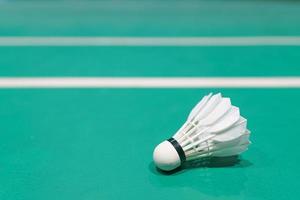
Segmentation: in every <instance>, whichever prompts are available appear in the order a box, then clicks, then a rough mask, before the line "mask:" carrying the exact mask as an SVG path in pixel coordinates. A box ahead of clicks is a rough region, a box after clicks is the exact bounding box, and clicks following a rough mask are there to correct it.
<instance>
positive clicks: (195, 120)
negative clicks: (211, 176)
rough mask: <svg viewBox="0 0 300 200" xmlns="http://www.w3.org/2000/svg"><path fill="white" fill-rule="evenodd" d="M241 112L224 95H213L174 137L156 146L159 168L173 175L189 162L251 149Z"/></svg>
mask: <svg viewBox="0 0 300 200" xmlns="http://www.w3.org/2000/svg"><path fill="white" fill-rule="evenodd" d="M246 126H247V120H246V119H245V118H243V117H242V116H240V112H239V108H238V107H235V106H232V105H231V102H230V99H229V98H224V97H222V95H221V94H220V93H218V94H215V95H212V94H209V95H207V96H205V97H203V99H202V100H201V101H200V102H199V103H198V104H197V105H196V106H195V107H194V108H193V110H192V111H191V113H190V114H189V116H188V118H187V121H186V122H185V123H184V124H183V126H182V127H181V128H180V129H179V130H178V131H177V132H176V133H175V135H174V136H173V137H171V138H170V139H168V140H165V141H163V142H162V143H160V144H159V145H157V146H156V148H155V149H154V152H153V159H154V162H155V164H156V166H157V167H158V168H159V169H161V170H164V171H170V170H173V169H176V168H177V167H179V166H181V165H182V164H183V163H184V162H186V161H193V160H196V159H201V158H205V157H227V156H234V155H238V154H240V153H242V152H244V151H246V150H247V149H248V145H249V144H250V141H249V135H250V131H249V130H247V127H246Z"/></svg>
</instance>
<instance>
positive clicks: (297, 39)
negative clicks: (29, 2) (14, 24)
mask: <svg viewBox="0 0 300 200" xmlns="http://www.w3.org/2000/svg"><path fill="white" fill-rule="evenodd" d="M0 46H300V36H255V37H0Z"/></svg>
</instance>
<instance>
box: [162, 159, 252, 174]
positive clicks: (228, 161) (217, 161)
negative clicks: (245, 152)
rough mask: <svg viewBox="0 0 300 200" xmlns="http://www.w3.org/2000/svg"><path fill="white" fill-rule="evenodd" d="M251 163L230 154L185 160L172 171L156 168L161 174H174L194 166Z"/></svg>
mask: <svg viewBox="0 0 300 200" xmlns="http://www.w3.org/2000/svg"><path fill="white" fill-rule="evenodd" d="M251 165H252V163H251V162H249V161H248V160H245V159H243V158H241V157H240V156H229V157H210V158H204V159H199V160H195V161H189V162H185V163H184V164H183V165H182V166H180V167H178V168H176V169H174V170H172V171H163V170H160V169H158V168H156V170H157V171H158V172H160V173H161V174H165V175H172V174H177V173H182V172H183V171H185V170H186V169H193V168H219V167H235V168H245V167H249V166H251Z"/></svg>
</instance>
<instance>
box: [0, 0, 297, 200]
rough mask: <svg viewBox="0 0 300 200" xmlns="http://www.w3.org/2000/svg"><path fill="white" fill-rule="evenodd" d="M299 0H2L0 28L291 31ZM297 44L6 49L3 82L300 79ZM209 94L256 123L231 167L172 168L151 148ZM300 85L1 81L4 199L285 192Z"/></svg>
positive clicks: (2, 50) (118, 32)
mask: <svg viewBox="0 0 300 200" xmlns="http://www.w3.org/2000/svg"><path fill="white" fill-rule="evenodd" d="M299 22H300V2H299V1H271V0H269V1H258V0H257V1H186V2H181V1H180V2H179V1H174V2H170V1H167V2H160V1H142V2H141V1H140V2H137V1H126V2H119V1H91V2H89V1H87V2H83V1H29V2H25V1H0V36H1V37H4V36H31V37H34V36H87V37H88V36H118V37H122V36H152V37H155V36H164V37H172V36H177V37H180V36H185V37H189V36H199V37H200V36H261V35H266V36H297V35H300V26H299V25H300V23H299ZM299 58H300V46H299V45H298V46H297V45H296V46H280V45H274V46H263V45H262V46H251V47H250V46H206V47H204V46H194V47H191V46H184V47H182V46H181V47H176V46H172V47H166V46H156V47H149V46H148V47H145V46H140V47H137V46H127V47H124V46H105V47H104V46H93V47H91V46H80V47H79V46H55V47H54V46H51V47H49V46H39V47H33V46H23V47H20V46H1V45H0V79H1V78H7V77H29V78H30V77H31V78H32V77H166V78H167V77H249V76H253V77H281V76H284V77H299V76H300V60H299ZM209 92H221V93H222V94H223V95H224V96H227V97H230V98H231V99H232V103H233V105H236V106H238V107H240V109H241V114H242V116H244V117H246V118H247V119H248V124H249V129H250V130H251V132H252V135H251V141H252V145H251V146H250V148H249V150H248V151H247V152H245V153H243V154H242V156H241V157H240V158H239V162H237V163H235V164H234V165H230V166H214V165H205V166H199V167H197V168H188V169H184V170H181V171H178V172H176V173H173V174H162V173H160V172H159V171H157V169H156V168H155V166H154V163H153V161H152V151H153V149H154V147H155V146H156V145H157V144H158V143H160V142H161V141H162V140H164V139H167V138H169V137H170V136H171V135H173V133H174V132H175V131H176V130H177V129H178V128H179V127H180V125H181V124H182V123H183V122H184V121H185V119H186V117H187V115H188V113H189V111H190V109H191V108H192V107H193V106H194V105H195V104H196V103H197V102H198V101H199V100H200V99H201V98H202V97H203V96H204V95H206V94H208V93H209ZM299 102H300V88H299V87H296V88H293V89H292V88H239V87H237V88H194V89H192V88H181V89H179V88H139V89H136V88H103V87H102V88H93V89H92V88H81V89H79V88H69V89H66V88H36V89H32V88H22V89H21V88H0V125H1V126H0V199H1V200H2V199H3V200H41V199H44V200H54V199H61V200H100V199H111V200H113V199H116V200H117V199H145V200H148V199H173V200H177V199H180V200H185V199H207V200H216V199H218V200H221V199H222V200H223V199H229V200H240V199H243V200H256V199H258V200H260V199H261V200H262V199H264V200H265V199H267V200H274V199H276V200H277V199H278V200H288V199H289V200H290V199H298V198H299V196H300V191H299V187H300V183H299V180H300V173H299V166H300V150H299V146H300V134H299V126H298V123H299V119H300V118H299V116H300V107H299Z"/></svg>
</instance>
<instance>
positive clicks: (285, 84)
mask: <svg viewBox="0 0 300 200" xmlns="http://www.w3.org/2000/svg"><path fill="white" fill-rule="evenodd" d="M0 88H300V77H276V78H274V77H273V78H270V77H245V78H242V77H238V78H237V77H236V78H233V77H230V78H228V77H210V78H200V77H199V78H189V77H176V78H163V77H156V78H145V77H130V78H129V77H128V78H122V77H98V78H97V77H73V78H70V77H59V78H50V77H45V78H43V77H36V78H16V77H15V78H13V77H11V78H0Z"/></svg>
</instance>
